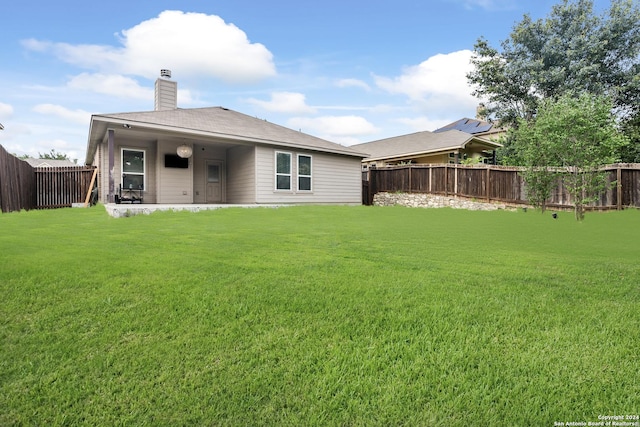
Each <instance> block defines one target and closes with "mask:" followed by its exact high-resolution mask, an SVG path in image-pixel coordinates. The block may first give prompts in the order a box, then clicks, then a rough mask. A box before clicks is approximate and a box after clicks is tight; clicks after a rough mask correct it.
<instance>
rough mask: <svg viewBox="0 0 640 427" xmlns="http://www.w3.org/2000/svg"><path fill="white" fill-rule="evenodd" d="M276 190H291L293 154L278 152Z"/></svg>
mask: <svg viewBox="0 0 640 427" xmlns="http://www.w3.org/2000/svg"><path fill="white" fill-rule="evenodd" d="M276 190H291V153H283V152H281V151H276Z"/></svg>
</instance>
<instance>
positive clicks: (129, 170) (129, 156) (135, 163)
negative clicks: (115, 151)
mask: <svg viewBox="0 0 640 427" xmlns="http://www.w3.org/2000/svg"><path fill="white" fill-rule="evenodd" d="M144 170H145V168H144V151H142V150H128V149H123V150H122V188H132V189H134V190H144Z"/></svg>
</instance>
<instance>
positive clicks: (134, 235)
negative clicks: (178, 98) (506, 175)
mask: <svg viewBox="0 0 640 427" xmlns="http://www.w3.org/2000/svg"><path fill="white" fill-rule="evenodd" d="M639 260H640V212H638V211H634V210H628V211H623V212H610V213H590V214H587V217H586V220H585V221H584V222H582V223H578V222H576V221H575V220H574V219H573V216H572V214H571V213H566V214H564V213H561V214H560V217H559V218H558V219H557V220H553V219H552V218H551V216H550V214H545V215H542V214H540V213H539V212H531V211H529V212H527V213H524V212H521V211H520V212H505V211H498V212H469V211H461V210H451V209H433V210H427V209H408V208H399V207H394V208H381V207H336V206H316V207H289V208H278V209H272V208H256V209H223V210H218V211H209V212H200V213H186V212H176V213H154V214H152V215H149V216H136V217H130V218H120V219H113V218H110V217H108V216H107V215H106V213H105V212H104V208H102V207H100V206H98V207H93V208H90V209H63V210H55V211H31V212H21V213H12V214H3V215H1V216H0V292H1V294H0V295H1V298H2V299H1V301H0V425H2V426H7V425H9V426H10V425H78V424H81V425H153V426H156V425H167V426H175V425H229V426H240V425H253V426H255V425H296V426H302V425H305V426H307V425H322V426H324V425H367V426H370V425H384V426H390V425H394V426H395V425H408V426H415V425H423V426H430V425H434V426H467V425H477V426H485V425H486V426H489V425H521V426H533V425H541V426H550V425H553V423H554V422H567V421H585V422H586V421H598V416H599V415H619V414H638V413H639V412H640V397H639V396H640V265H639Z"/></svg>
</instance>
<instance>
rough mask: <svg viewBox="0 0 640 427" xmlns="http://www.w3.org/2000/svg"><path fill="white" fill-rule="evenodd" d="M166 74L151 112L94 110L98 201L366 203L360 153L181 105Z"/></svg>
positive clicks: (218, 110) (223, 111)
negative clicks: (363, 198) (363, 196)
mask: <svg viewBox="0 0 640 427" xmlns="http://www.w3.org/2000/svg"><path fill="white" fill-rule="evenodd" d="M169 77H170V74H168V73H167V72H166V71H165V70H163V71H162V77H161V78H159V79H158V80H157V81H156V88H155V92H156V98H155V110H154V111H147V112H137V113H118V114H96V115H93V116H92V117H91V127H90V130H89V140H88V144H87V157H86V164H88V165H95V166H97V167H98V170H99V180H98V186H99V194H100V201H102V202H104V203H112V202H117V201H134V202H135V201H137V202H143V203H163V204H164V203H169V204H178V203H179V204H183V203H184V204H190V203H212V204H219V203H222V204H223V203H229V204H286V203H290V204H298V203H340V204H360V203H361V202H362V196H361V194H362V182H361V172H360V164H361V160H362V158H363V157H365V155H364V154H361V153H359V152H357V151H355V150H353V149H351V148H347V147H344V146H342V145H339V144H335V143H332V142H329V141H326V140H323V139H320V138H316V137H314V136H311V135H307V134H304V133H302V132H298V131H295V130H292V129H288V128H285V127H282V126H278V125H275V124H273V123H269V122H267V121H266V120H262V119H258V118H255V117H250V116H247V115H245V114H242V113H239V112H236V111H232V110H229V109H227V108H222V107H210V108H192V109H181V108H177V83H176V82H175V81H172V80H170V79H169Z"/></svg>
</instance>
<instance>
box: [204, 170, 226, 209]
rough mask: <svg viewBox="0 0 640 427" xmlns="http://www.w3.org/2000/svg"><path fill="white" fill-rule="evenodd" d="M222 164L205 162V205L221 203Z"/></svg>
mask: <svg viewBox="0 0 640 427" xmlns="http://www.w3.org/2000/svg"><path fill="white" fill-rule="evenodd" d="M222 178H223V175H222V162H220V161H213V160H207V203H222V202H223V197H222V185H223V179H222Z"/></svg>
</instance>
